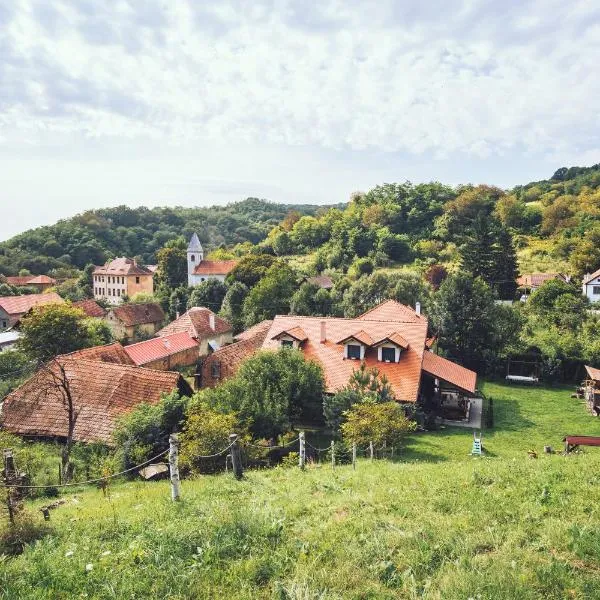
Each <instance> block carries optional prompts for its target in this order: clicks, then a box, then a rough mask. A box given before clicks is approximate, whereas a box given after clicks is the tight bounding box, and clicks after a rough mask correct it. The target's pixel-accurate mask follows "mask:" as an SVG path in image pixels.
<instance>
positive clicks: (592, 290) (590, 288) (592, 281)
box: [582, 269, 600, 302]
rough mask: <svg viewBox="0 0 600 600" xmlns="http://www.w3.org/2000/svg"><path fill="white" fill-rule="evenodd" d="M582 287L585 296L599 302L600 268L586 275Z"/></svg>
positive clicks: (591, 300)
mask: <svg viewBox="0 0 600 600" xmlns="http://www.w3.org/2000/svg"><path fill="white" fill-rule="evenodd" d="M582 287H583V289H582V292H583V295H584V296H587V297H588V298H589V300H590V302H600V269H598V270H597V271H594V273H592V274H591V275H589V274H588V275H586V276H585V277H584V278H583V286H582Z"/></svg>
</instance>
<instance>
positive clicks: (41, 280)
mask: <svg viewBox="0 0 600 600" xmlns="http://www.w3.org/2000/svg"><path fill="white" fill-rule="evenodd" d="M5 279H6V283H8V285H12V286H14V287H28V288H33V289H35V290H37V291H38V292H45V291H46V290H47V289H48V288H51V287H54V286H55V285H56V283H57V282H56V279H53V278H52V277H48V275H26V276H24V277H20V276H19V277H5Z"/></svg>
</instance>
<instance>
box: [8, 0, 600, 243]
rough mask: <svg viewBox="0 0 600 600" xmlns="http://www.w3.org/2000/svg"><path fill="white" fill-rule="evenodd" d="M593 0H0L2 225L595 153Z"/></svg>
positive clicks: (597, 79) (493, 173) (596, 16)
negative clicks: (106, 208)
mask: <svg viewBox="0 0 600 600" xmlns="http://www.w3.org/2000/svg"><path fill="white" fill-rule="evenodd" d="M599 64H600V3H599V2H598V1H597V0H587V1H586V0H570V1H569V2H564V0H560V1H555V0H540V1H528V0H506V1H502V2H500V1H497V0H491V1H483V0H479V1H478V0H464V1H451V0H439V1H438V0H429V1H428V2H424V1H423V0H418V1H413V0H378V1H377V2H367V1H363V2H357V1H354V0H343V1H342V0H339V1H338V0H321V1H320V2H307V1H303V2H301V1H296V2H295V1H293V0H253V1H252V2H248V1H245V0H219V1H218V2H210V3H208V2H202V1H201V0H162V1H154V0H129V1H127V0H115V1H113V0H103V1H98V0H68V1H63V2H61V1H58V0H39V1H38V0H0V239H5V238H6V237H8V236H9V235H11V234H13V233H16V232H19V231H21V230H24V229H26V228H29V227H31V226H33V225H39V224H44V223H51V222H54V221H55V220H57V219H58V218H61V217H65V216H69V215H72V214H75V213H77V212H80V211H82V210H85V209H87V208H92V207H99V206H113V205H116V204H121V203H127V204H129V205H132V206H137V205H140V204H145V205H150V206H152V205H161V204H170V205H174V204H182V205H206V204H214V203H219V204H222V203H225V202H229V201H233V200H239V199H242V198H245V197H247V196H259V197H265V198H269V199H271V200H275V201H280V202H315V203H328V202H339V201H344V200H346V199H347V198H348V196H349V194H350V193H351V192H352V191H354V190H361V189H362V190H364V189H368V188H369V187H371V186H373V185H376V184H377V183H381V182H384V181H403V180H405V179H410V180H411V181H415V182H418V181H429V180H433V179H438V180H442V181H444V182H447V183H452V184H456V183H460V182H469V181H470V182H474V183H477V182H488V183H494V184H497V185H501V186H511V185H514V184H516V183H523V182H526V181H530V180H534V179H540V178H545V177H549V176H550V175H551V174H552V173H553V172H554V170H555V169H556V168H558V167H560V166H563V165H567V166H569V165H575V164H577V165H590V164H594V163H597V162H600V140H599V134H600V76H599Z"/></svg>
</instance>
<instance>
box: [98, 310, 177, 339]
mask: <svg viewBox="0 0 600 600" xmlns="http://www.w3.org/2000/svg"><path fill="white" fill-rule="evenodd" d="M164 320H165V313H164V312H163V309H162V308H161V307H160V304H156V303H155V302H144V303H140V304H122V305H121V306H115V307H114V308H111V309H110V310H109V311H108V313H107V314H106V318H105V321H106V323H107V324H108V326H109V328H110V330H111V332H112V334H113V336H114V337H115V338H116V339H118V340H126V341H128V342H135V341H139V340H141V339H144V338H148V337H152V336H154V334H155V333H156V332H157V331H158V330H159V329H160V328H161V327H162V325H163V323H164Z"/></svg>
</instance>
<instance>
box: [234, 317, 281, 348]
mask: <svg viewBox="0 0 600 600" xmlns="http://www.w3.org/2000/svg"><path fill="white" fill-rule="evenodd" d="M271 323H273V321H272V320H270V319H269V320H265V321H261V322H260V323H257V324H256V325H253V326H252V327H250V328H249V329H246V331H242V332H241V333H238V334H237V335H236V336H234V337H235V339H236V340H237V341H239V342H241V341H242V340H247V339H250V338H254V337H255V336H257V335H262V336H263V339H264V336H265V335H267V331H269V328H270V327H271ZM261 344H262V342H261Z"/></svg>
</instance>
